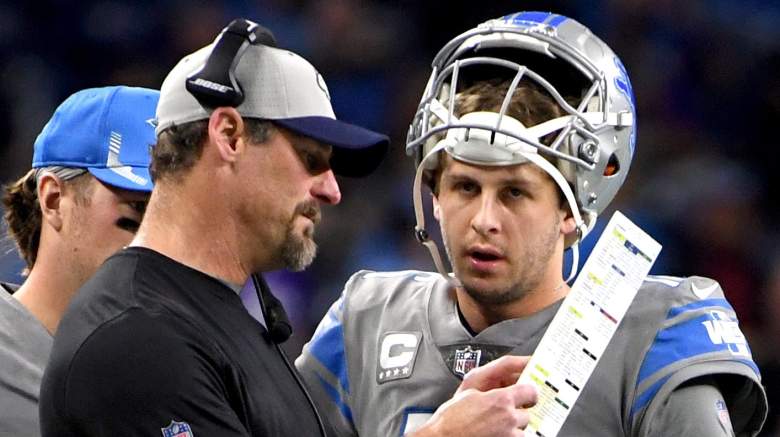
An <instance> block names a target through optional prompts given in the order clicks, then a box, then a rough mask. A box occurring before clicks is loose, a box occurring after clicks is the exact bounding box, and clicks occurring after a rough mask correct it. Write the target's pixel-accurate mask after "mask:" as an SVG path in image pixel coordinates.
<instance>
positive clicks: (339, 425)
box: [295, 292, 357, 436]
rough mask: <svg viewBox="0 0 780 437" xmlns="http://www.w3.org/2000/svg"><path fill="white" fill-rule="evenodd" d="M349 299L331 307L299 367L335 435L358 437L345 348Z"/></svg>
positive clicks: (303, 352)
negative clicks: (346, 312)
mask: <svg viewBox="0 0 780 437" xmlns="http://www.w3.org/2000/svg"><path fill="white" fill-rule="evenodd" d="M345 295H346V292H345V294H344V295H342V296H341V297H340V298H339V299H338V300H337V301H336V302H334V303H333V305H331V307H330V309H329V310H328V312H327V313H326V314H325V317H323V319H322V321H320V324H319V325H318V326H317V329H316V331H315V332H314V335H313V336H312V338H311V340H310V341H309V342H308V343H307V344H306V345H304V347H303V351H302V352H301V355H300V356H299V357H298V358H297V359H296V360H295V366H296V367H297V369H298V371H299V372H300V373H301V376H303V379H304V381H306V385H307V386H308V388H309V391H310V393H311V395H312V397H313V398H314V402H315V404H316V405H317V409H318V410H319V411H320V412H321V413H323V414H324V415H325V417H327V420H328V422H329V423H330V426H331V427H332V430H333V432H334V433H335V435H337V436H356V435H357V431H356V430H355V423H354V420H353V416H352V405H351V404H350V384H349V372H348V367H347V357H346V350H345V344H344V319H343V318H344V303H345Z"/></svg>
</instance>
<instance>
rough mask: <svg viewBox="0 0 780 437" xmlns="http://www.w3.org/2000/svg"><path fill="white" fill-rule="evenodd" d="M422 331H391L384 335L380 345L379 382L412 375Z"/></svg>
mask: <svg viewBox="0 0 780 437" xmlns="http://www.w3.org/2000/svg"><path fill="white" fill-rule="evenodd" d="M420 338H422V333H420V332H391V333H387V334H385V335H384V337H383V338H382V343H381V345H380V347H379V368H378V369H377V382H379V383H380V384H381V383H383V382H386V381H392V380H394V379H401V378H408V377H410V376H411V375H412V369H413V368H414V359H415V357H416V356H417V346H419V344H420Z"/></svg>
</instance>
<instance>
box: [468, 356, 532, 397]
mask: <svg viewBox="0 0 780 437" xmlns="http://www.w3.org/2000/svg"><path fill="white" fill-rule="evenodd" d="M530 359H531V357H518V356H514V355H504V356H503V357H501V358H499V359H497V360H493V361H491V362H489V363H488V364H486V365H484V366H482V367H477V368H475V369H472V370H471V371H470V372H469V373H467V374H466V376H464V377H463V382H461V383H460V386H459V387H458V391H456V392H455V393H460V392H461V391H464V390H468V389H470V388H473V389H475V390H479V391H488V390H492V389H494V388H501V387H509V386H510V385H513V384H514V383H516V382H517V380H518V378H520V373H522V372H523V369H525V366H526V365H527V364H528V361H529V360H530ZM534 402H536V401H534Z"/></svg>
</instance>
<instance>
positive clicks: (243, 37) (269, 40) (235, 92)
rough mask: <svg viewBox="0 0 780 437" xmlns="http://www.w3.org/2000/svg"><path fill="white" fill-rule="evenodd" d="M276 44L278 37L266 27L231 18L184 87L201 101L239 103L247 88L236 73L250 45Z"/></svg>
mask: <svg viewBox="0 0 780 437" xmlns="http://www.w3.org/2000/svg"><path fill="white" fill-rule="evenodd" d="M254 44H257V45H266V46H269V47H276V38H274V35H273V33H272V32H271V31H270V30H268V29H266V28H265V27H263V26H261V25H259V24H257V23H255V22H254V21H250V20H247V19H245V18H236V19H235V20H233V21H231V22H230V24H228V25H227V26H226V27H225V28H224V29H222V32H220V34H219V35H218V36H217V39H216V41H215V42H214V48H213V49H212V50H211V54H210V55H209V57H208V59H206V62H205V63H204V64H203V67H201V68H200V69H198V70H196V71H195V72H194V73H192V74H190V75H189V76H187V81H186V82H185V87H186V88H187V91H189V92H190V94H192V95H193V96H194V97H195V98H196V99H197V100H198V102H200V103H201V104H202V105H204V106H206V107H210V108H216V107H219V106H231V107H236V106H238V105H240V104H241V103H242V102H243V101H244V91H243V90H242V89H241V84H239V83H238V81H237V80H236V76H235V71H236V65H238V61H239V60H240V59H241V56H242V55H243V54H244V52H245V51H246V49H247V48H248V47H249V46H250V45H254Z"/></svg>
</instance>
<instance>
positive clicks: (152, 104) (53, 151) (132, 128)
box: [32, 86, 160, 191]
mask: <svg viewBox="0 0 780 437" xmlns="http://www.w3.org/2000/svg"><path fill="white" fill-rule="evenodd" d="M159 97H160V93H159V92H158V91H155V90H151V89H146V88H136V87H126V86H111V87H104V88H89V89H85V90H82V91H79V92H77V93H75V94H73V95H71V96H70V97H68V98H67V99H66V100H65V101H64V102H62V104H61V105H60V106H59V107H58V108H57V110H55V111H54V115H52V117H51V119H50V120H49V122H48V123H46V126H44V127H43V130H42V131H41V133H40V134H39V135H38V138H37V139H36V140H35V145H34V151H33V162H32V166H33V168H40V167H51V166H61V167H76V168H84V169H86V170H88V171H89V172H90V173H91V174H92V175H93V176H94V177H95V178H97V179H98V180H100V181H101V182H104V183H106V184H108V185H111V186H114V187H117V188H124V189H126V190H133V191H152V177H151V175H150V174H149V164H150V162H151V157H150V154H149V152H150V149H151V147H152V146H153V145H154V144H155V142H156V137H155V134H154V127H155V126H154V120H155V110H156V108H157V101H158V100H159Z"/></svg>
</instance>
